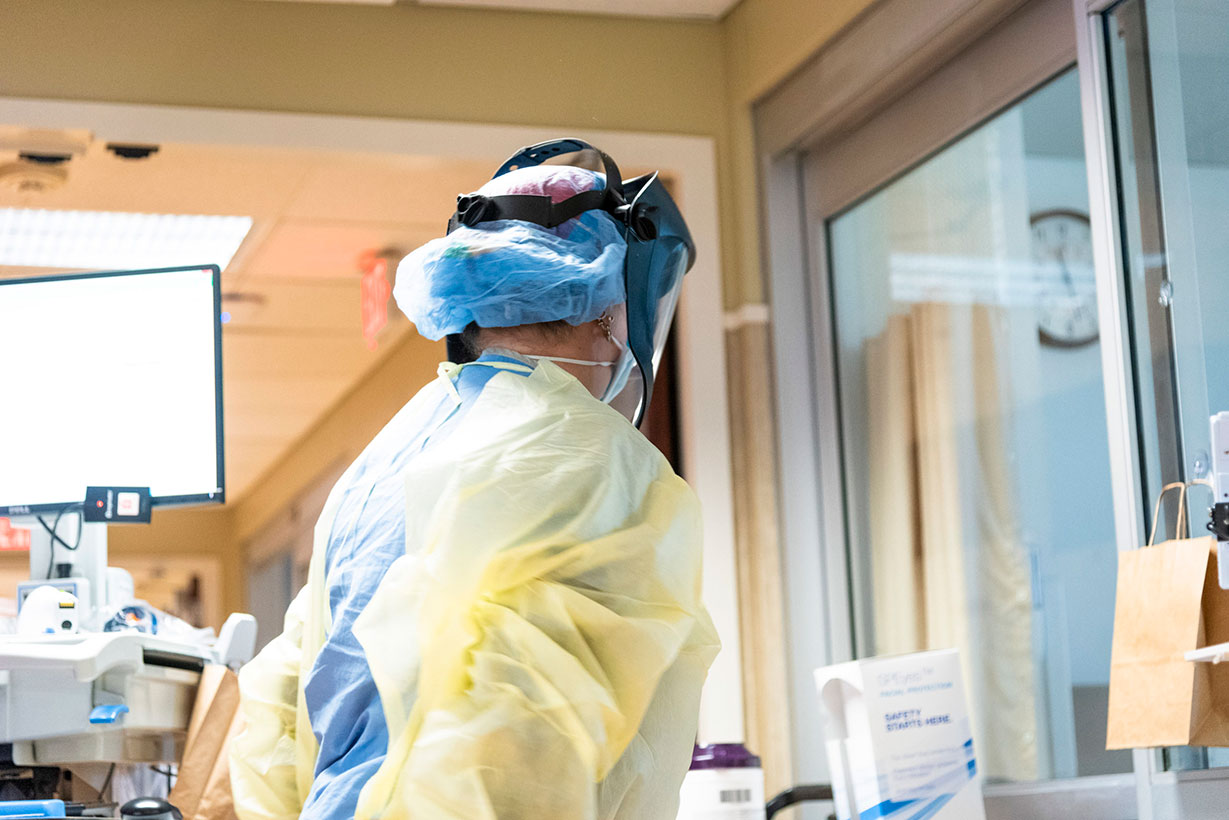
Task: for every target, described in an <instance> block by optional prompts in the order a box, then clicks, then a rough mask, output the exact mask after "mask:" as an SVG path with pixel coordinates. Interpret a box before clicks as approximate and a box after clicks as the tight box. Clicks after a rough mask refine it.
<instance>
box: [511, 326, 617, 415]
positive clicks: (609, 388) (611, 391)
mask: <svg viewBox="0 0 1229 820" xmlns="http://www.w3.org/2000/svg"><path fill="white" fill-rule="evenodd" d="M609 339H610V341H611V342H612V343H613V344H614V346H615V347H617V348H618V349H619V358H617V359H615V360H614V361H609V362H591V361H586V360H585V359H567V358H564V357H563V356H536V355H534V354H532V353H522V354H521V355H522V356H524V357H525V358H526V359H533V360H534V361H548V362H555V363H556V364H560V363H562V364H573V365H579V366H581V367H613V368H614V371H613V372H612V373H611V374H610V383H609V384H607V385H606V390H605V391H604V392H603V393H602V401H604V402H605V403H606V404H610V402H611V401H612V400H613V399H614V397H615V396H617V395H619V393H621V392H622V391H623V388H624V387H626V386H627V377H628V374H630V373H631V372H632V365H633V364H635V363H636V359H635V357H634V356H632V351H631V349H630V348H629V347H628V346H627V345H626V344H625V343H624V342H622V341H620V340H619V338H618V337H617V336H610V337H609Z"/></svg>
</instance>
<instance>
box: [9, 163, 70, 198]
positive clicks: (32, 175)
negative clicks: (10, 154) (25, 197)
mask: <svg viewBox="0 0 1229 820" xmlns="http://www.w3.org/2000/svg"><path fill="white" fill-rule="evenodd" d="M67 182H68V167H67V165H65V164H63V163H61V164H55V165H49V164H46V163H38V162H26V161H18V162H10V163H6V164H4V165H0V188H2V189H5V190H8V191H14V192H16V193H18V194H45V193H48V192H50V191H55V190H57V189H59V188H63V187H64V184H65V183H67Z"/></svg>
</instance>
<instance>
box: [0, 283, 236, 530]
mask: <svg viewBox="0 0 1229 820" xmlns="http://www.w3.org/2000/svg"><path fill="white" fill-rule="evenodd" d="M186 271H202V272H203V271H209V272H210V273H212V281H213V384H214V421H215V433H214V435H215V439H214V440H215V449H216V451H217V464H218V486H217V489H216V490H215V491H214V492H211V493H197V494H193V495H161V496H159V495H155V496H151V498H150V506H152V507H188V506H197V505H203V504H224V503H226V463H225V453H224V451H225V449H226V448H225V439H224V438H223V425H222V269H221V268H220V267H218V266H217V265H177V266H175V267H173V268H143V269H140V270H109V271H89V272H85V273H54V274H48V275H46V276H23V277H20V278H17V279H0V287H4V286H6V285H30V284H38V283H40V282H58V281H65V280H75V279H104V278H108V277H117V276H144V275H148V274H158V273H183V272H186ZM84 501H85V491H84V488H82V496H81V498H79V499H76V500H71V501H62V502H58V503H47V504H26V505H23V504H10V505H7V506H6V505H0V517H5V518H16V517H18V516H29V515H40V514H42V513H54V512H59V511H61V510H64V509H66V508H69V507H73V506H75V505H78V504H81V503H83V502H84Z"/></svg>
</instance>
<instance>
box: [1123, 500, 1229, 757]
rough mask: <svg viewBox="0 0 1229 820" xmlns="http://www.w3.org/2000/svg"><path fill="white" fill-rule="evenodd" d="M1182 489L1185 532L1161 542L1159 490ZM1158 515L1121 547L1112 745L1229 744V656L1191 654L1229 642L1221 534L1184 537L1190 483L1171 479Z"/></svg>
mask: <svg viewBox="0 0 1229 820" xmlns="http://www.w3.org/2000/svg"><path fill="white" fill-rule="evenodd" d="M1177 488H1181V489H1182V495H1181V503H1180V505H1179V506H1180V508H1181V512H1180V513H1179V516H1178V533H1177V535H1178V538H1177V539H1175V540H1172V541H1166V542H1165V543H1163V544H1158V545H1156V546H1153V543H1154V541H1155V538H1156V524H1157V520H1158V519H1159V518H1160V509H1161V499H1163V498H1164V496H1165V493H1167V492H1169V491H1170V490H1171V489H1177ZM1152 520H1153V524H1152V534H1151V535H1150V536H1149V538H1148V546H1146V547H1144V548H1143V549H1138V550H1131V551H1129V552H1120V553H1119V554H1118V597H1117V602H1116V604H1115V607H1114V640H1113V648H1112V654H1111V659H1110V691H1109V721H1108V726H1107V727H1106V743H1105V746H1106V748H1107V749H1131V748H1140V747H1148V746H1187V745H1192V746H1229V664H1216V665H1213V664H1210V663H1191V662H1189V661H1187V660H1186V659H1185V655H1186V653H1187V652H1189V651H1191V650H1192V649H1198V648H1201V647H1204V646H1208V645H1211V644H1217V643H1224V642H1226V641H1229V591H1227V590H1223V589H1221V588H1220V585H1219V583H1218V582H1217V571H1216V569H1217V568H1216V540H1215V539H1214V538H1211V537H1204V538H1188V537H1184V536H1185V535H1187V533H1186V532H1185V527H1184V525H1185V523H1186V485H1184V484H1171V485H1169V486H1167V487H1165V489H1164V490H1163V491H1162V492H1161V498H1159V499H1157V506H1156V513H1155V514H1154V515H1153V519H1152Z"/></svg>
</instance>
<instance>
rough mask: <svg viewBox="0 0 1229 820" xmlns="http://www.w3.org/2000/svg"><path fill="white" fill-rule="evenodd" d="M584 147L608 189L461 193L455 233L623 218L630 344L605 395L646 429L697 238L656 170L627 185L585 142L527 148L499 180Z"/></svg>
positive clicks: (453, 223)
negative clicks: (600, 214) (597, 216)
mask: <svg viewBox="0 0 1229 820" xmlns="http://www.w3.org/2000/svg"><path fill="white" fill-rule="evenodd" d="M581 151H594V152H596V153H597V154H598V155H599V156H600V157H601V159H602V163H603V165H604V166H605V172H606V185H605V187H604V188H603V189H602V190H595V191H586V192H584V193H580V194H577V195H575V196H573V197H571V198H569V199H566V200H564V201H562V202H557V203H552V202H551V200H550V197H541V196H526V195H507V196H492V197H481V196H474V195H470V196H465V197H460V198H459V199H458V203H457V212H456V213H455V214H453V217H452V219H451V220H450V221H449V231H451V230H453V229H454V228H455V227H456V226H457V225H467V226H471V227H472V226H473V225H475V224H479V223H482V222H491V221H495V220H500V219H518V220H525V221H528V222H533V223H535V224H538V225H542V226H544V227H548V228H553V227H555V226H557V225H560V224H562V223H563V222H565V221H566V220H568V219H571V218H574V217H576V216H578V215H579V214H581V213H584V212H585V211H590V210H600V211H604V212H606V213H607V214H609V215H610V216H611V217H612V218H613V219H614V220H615V222H616V223H617V225H618V226H619V230H620V231H621V232H622V234H623V237H624V239H625V240H626V242H627V256H626V263H625V268H624V284H625V293H626V297H627V301H626V305H627V311H626V312H627V344H626V350H625V351H624V352H623V354H622V356H621V357H620V359H619V361H618V362H617V363H616V364H615V366H614V367H613V368H612V373H611V380H610V386H609V387H608V389H607V390H606V393H605V395H603V396H602V400H603V401H605V402H607V403H608V404H610V405H611V406H612V407H614V408H615V409H616V410H618V411H619V412H621V413H623V415H625V416H627V418H629V419H631V420H632V422H633V423H634V424H635V425H636V426H639V425H640V422H641V421H642V420H643V418H644V413H645V410H646V408H647V407H648V404H649V401H651V400H652V397H653V379H654V375H655V374H656V373H657V368H658V365H659V364H660V363H661V357H662V353H663V351H664V349H665V345H666V341H667V339H668V338H669V335H670V325H671V323H672V322H673V320H674V311H675V308H676V307H677V306H678V300H679V293H680V291H681V290H682V287H683V275H684V274H685V273H686V272H687V271H688V270H690V268H691V266H692V264H694V262H695V256H696V250H695V243H694V242H693V241H692V238H691V233H690V232H689V231H688V229H687V223H686V222H685V221H684V220H683V215H682V213H680V211H679V209H678V206H677V205H676V204H675V202H674V200H673V198H672V197H671V196H670V193H669V191H667V190H666V188H665V186H664V185H663V184H662V182H661V180H660V179H659V178H658V175H657V174H656V173H652V174H646V175H644V176H639V177H636V178H634V179H629V180H627V181H626V182H624V181H623V180H622V177H621V175H620V173H619V168H618V166H617V165H615V162H614V160H613V159H611V158H610V156H609V155H607V154H605V153H603V152H602V151H600V150H598V149H596V148H594V147H593V146H592V145H590V144H589V143H587V142H584V141H582V140H577V139H559V140H551V141H548V142H543V143H539V144H537V145H532V146H529V147H528V148H523V149H521V150H520V151H519V152H517V153H516V154H515V155H513V156H512V157H510V158H509V159H508V160H507V161H506V162H504V164H503V165H502V166H501V167H500V169H499V170H498V171H496V172H495V177H499V176H501V175H502V174H505V173H508V172H509V171H513V170H517V169H519V168H526V167H532V166H536V165H541V164H542V163H544V162H546V161H548V160H557V159H558V158H559V157H561V156H565V155H568V154H575V153H578V152H581Z"/></svg>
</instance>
